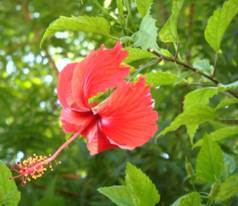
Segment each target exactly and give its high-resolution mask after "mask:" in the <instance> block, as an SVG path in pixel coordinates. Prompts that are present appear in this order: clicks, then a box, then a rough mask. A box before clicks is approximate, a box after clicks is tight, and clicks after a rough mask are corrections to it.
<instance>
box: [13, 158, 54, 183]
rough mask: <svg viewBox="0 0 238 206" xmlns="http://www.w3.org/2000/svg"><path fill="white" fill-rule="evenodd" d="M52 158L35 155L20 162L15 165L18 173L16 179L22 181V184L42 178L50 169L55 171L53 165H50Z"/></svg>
mask: <svg viewBox="0 0 238 206" xmlns="http://www.w3.org/2000/svg"><path fill="white" fill-rule="evenodd" d="M50 162H51V161H50V157H48V156H43V155H40V156H37V155H36V154H34V155H33V156H32V157H29V158H28V159H26V160H24V161H22V162H21V163H20V162H18V163H17V164H16V165H15V168H14V171H15V172H17V173H18V175H17V176H16V177H13V178H14V179H20V180H21V182H22V184H23V185H24V184H26V183H27V182H30V181H31V180H32V179H34V180H35V179H37V178H40V177H42V176H43V175H44V174H45V172H46V171H47V169H48V168H50V170H53V167H52V164H51V163H50Z"/></svg>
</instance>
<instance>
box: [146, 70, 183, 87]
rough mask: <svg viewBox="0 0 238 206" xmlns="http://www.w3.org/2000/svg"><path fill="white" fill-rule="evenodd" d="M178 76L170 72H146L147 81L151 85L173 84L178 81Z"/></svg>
mask: <svg viewBox="0 0 238 206" xmlns="http://www.w3.org/2000/svg"><path fill="white" fill-rule="evenodd" d="M178 79H179V78H178V77H177V76H176V75H175V74H172V73H170V72H161V71H157V72H150V73H147V74H146V82H147V83H148V84H149V85H151V86H159V85H171V84H174V83H176V82H177V81H178Z"/></svg>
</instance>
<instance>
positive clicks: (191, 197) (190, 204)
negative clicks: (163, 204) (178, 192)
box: [171, 192, 202, 206]
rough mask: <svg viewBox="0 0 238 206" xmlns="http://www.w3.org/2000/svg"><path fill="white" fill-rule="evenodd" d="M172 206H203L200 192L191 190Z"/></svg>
mask: <svg viewBox="0 0 238 206" xmlns="http://www.w3.org/2000/svg"><path fill="white" fill-rule="evenodd" d="M171 206H202V204H201V198H200V194H199V193H198V192H191V193H188V194H187V195H184V196H182V197H180V198H179V199H177V200H176V201H175V202H174V203H173V204H172V205H171Z"/></svg>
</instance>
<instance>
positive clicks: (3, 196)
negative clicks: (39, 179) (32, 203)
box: [0, 161, 21, 206]
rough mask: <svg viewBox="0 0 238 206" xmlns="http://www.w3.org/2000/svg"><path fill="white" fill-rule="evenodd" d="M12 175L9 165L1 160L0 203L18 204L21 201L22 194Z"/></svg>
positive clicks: (7, 204)
mask: <svg viewBox="0 0 238 206" xmlns="http://www.w3.org/2000/svg"><path fill="white" fill-rule="evenodd" d="M11 177H12V174H11V172H10V170H9V169H8V167H7V166H6V165H5V164H3V163H2V162H1V161H0V205H6V206H17V205H18V203H19V201H20V196H21V194H20V192H19V191H18V189H17V186H16V184H15V181H14V180H12V179H10V178H11Z"/></svg>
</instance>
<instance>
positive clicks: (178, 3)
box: [159, 0, 184, 43]
mask: <svg viewBox="0 0 238 206" xmlns="http://www.w3.org/2000/svg"><path fill="white" fill-rule="evenodd" d="M183 1H184V0H173V5H172V14H171V16H170V17H169V19H168V20H167V21H166V23H165V24H164V26H163V27H162V28H161V30H160V32H159V36H160V39H161V41H163V42H166V43H168V42H178V40H179V37H178V32H177V24H178V17H179V13H180V11H181V9H182V6H183Z"/></svg>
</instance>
